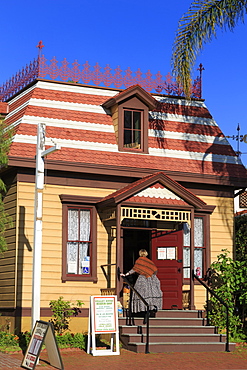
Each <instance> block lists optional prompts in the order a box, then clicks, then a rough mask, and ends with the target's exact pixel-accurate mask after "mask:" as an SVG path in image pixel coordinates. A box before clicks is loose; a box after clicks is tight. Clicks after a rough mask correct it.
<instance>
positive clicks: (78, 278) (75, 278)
mask: <svg viewBox="0 0 247 370" xmlns="http://www.w3.org/2000/svg"><path fill="white" fill-rule="evenodd" d="M66 281H91V282H93V283H97V282H98V279H97V277H94V276H83V275H66V276H65V277H63V278H62V282H63V283H66Z"/></svg>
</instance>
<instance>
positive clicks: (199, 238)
mask: <svg viewBox="0 0 247 370" xmlns="http://www.w3.org/2000/svg"><path fill="white" fill-rule="evenodd" d="M194 223H195V224H194V225H195V226H194V228H195V238H194V243H195V247H203V246H204V243H203V218H202V217H195V221H194Z"/></svg>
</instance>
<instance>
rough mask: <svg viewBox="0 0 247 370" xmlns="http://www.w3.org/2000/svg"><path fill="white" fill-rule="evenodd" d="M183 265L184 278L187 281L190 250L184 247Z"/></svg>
mask: <svg viewBox="0 0 247 370" xmlns="http://www.w3.org/2000/svg"><path fill="white" fill-rule="evenodd" d="M183 263H184V269H183V271H184V278H185V279H189V277H190V248H189V247H185V248H184V249H183Z"/></svg>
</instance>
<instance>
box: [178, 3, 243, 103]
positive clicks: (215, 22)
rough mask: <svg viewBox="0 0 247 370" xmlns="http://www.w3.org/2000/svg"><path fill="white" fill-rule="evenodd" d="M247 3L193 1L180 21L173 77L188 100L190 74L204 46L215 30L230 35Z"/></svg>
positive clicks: (214, 33) (241, 17)
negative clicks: (220, 30)
mask: <svg viewBox="0 0 247 370" xmlns="http://www.w3.org/2000/svg"><path fill="white" fill-rule="evenodd" d="M246 12H247V0H200V1H193V2H192V4H191V6H190V8H189V10H188V12H187V13H185V14H184V15H183V17H182V18H181V19H180V21H179V25H178V30H177V34H176V38H175V42H174V46H173V55H172V66H173V75H174V76H175V77H176V78H177V80H178V82H179V83H180V84H181V85H182V86H183V89H184V91H185V94H186V96H187V97H189V96H190V88H191V73H192V68H193V66H194V64H195V60H196V57H197V55H198V53H199V52H200V50H201V49H202V48H203V45H204V44H205V43H207V42H209V41H211V40H212V38H213V37H216V31H217V29H218V28H221V29H224V30H225V29H229V30H231V31H233V29H234V27H235V26H236V25H237V23H238V22H239V21H241V22H244V16H245V14H246Z"/></svg>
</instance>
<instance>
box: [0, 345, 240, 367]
mask: <svg viewBox="0 0 247 370" xmlns="http://www.w3.org/2000/svg"><path fill="white" fill-rule="evenodd" d="M61 356H62V360H63V364H64V369H65V370H89V369H90V370H150V369H154V370H161V369H162V370H163V369H165V370H166V369H167V370H168V369H169V370H227V369H231V370H247V347H245V348H238V349H237V350H235V351H234V352H230V353H226V352H209V353H205V352H203V353H191V352H189V353H175V352H173V353H159V354H154V353H151V354H147V355H145V354H136V353H133V352H129V351H126V350H123V349H122V350H121V354H120V355H119V356H98V357H96V356H91V355H88V354H86V353H85V352H84V351H81V350H62V351H61ZM21 362H22V354H21V353H15V354H5V353H0V370H7V369H12V370H20V369H22V368H21V367H20V365H21ZM52 369H55V368H54V367H52V366H50V365H49V364H48V358H47V353H46V352H42V353H41V356H40V364H39V365H38V366H36V369H35V370H52Z"/></svg>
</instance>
